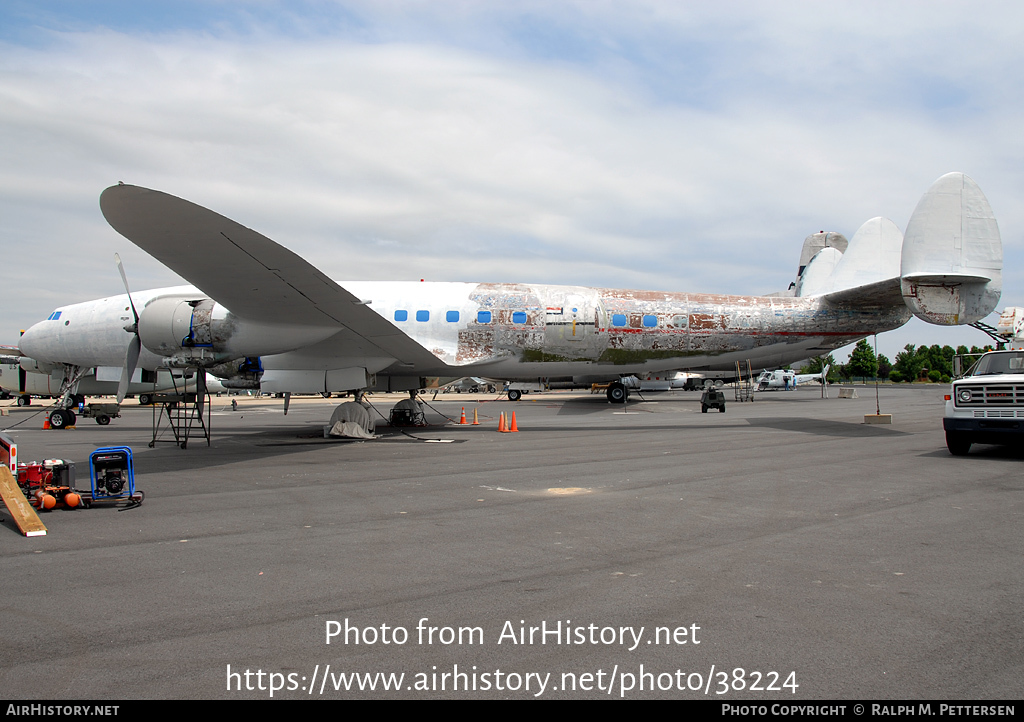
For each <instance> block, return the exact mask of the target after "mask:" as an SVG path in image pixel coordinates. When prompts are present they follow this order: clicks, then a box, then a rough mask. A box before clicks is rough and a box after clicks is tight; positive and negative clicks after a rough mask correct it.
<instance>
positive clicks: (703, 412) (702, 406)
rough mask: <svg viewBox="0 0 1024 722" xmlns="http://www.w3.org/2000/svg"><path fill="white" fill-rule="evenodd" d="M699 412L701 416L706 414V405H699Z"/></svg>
mask: <svg viewBox="0 0 1024 722" xmlns="http://www.w3.org/2000/svg"><path fill="white" fill-rule="evenodd" d="M700 412H701V413H702V414H706V413H707V412H708V405H707V404H701V405H700Z"/></svg>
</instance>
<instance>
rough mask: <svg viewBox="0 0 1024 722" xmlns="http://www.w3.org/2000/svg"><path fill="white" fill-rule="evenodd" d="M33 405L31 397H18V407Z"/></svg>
mask: <svg viewBox="0 0 1024 722" xmlns="http://www.w3.org/2000/svg"><path fill="white" fill-rule="evenodd" d="M31 405H32V397H31V396H19V397H18V406H31Z"/></svg>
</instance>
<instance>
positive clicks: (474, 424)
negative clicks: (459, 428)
mask: <svg viewBox="0 0 1024 722" xmlns="http://www.w3.org/2000/svg"><path fill="white" fill-rule="evenodd" d="M479 425H480V419H478V418H477V417H476V409H473V426H479Z"/></svg>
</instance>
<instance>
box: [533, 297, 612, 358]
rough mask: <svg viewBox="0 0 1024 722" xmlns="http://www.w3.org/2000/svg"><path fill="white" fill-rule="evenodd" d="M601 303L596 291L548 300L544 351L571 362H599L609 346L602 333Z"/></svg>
mask: <svg viewBox="0 0 1024 722" xmlns="http://www.w3.org/2000/svg"><path fill="white" fill-rule="evenodd" d="M601 312H602V309H601V300H600V298H599V297H598V294H597V292H596V291H591V290H590V289H579V290H578V291H570V292H563V293H560V294H557V296H554V297H549V298H548V299H547V304H546V311H545V315H544V352H545V353H546V354H552V355H556V356H562V357H566V358H567V359H596V358H597V357H599V356H600V355H601V353H602V352H603V351H604V349H605V347H606V346H607V344H608V339H607V334H605V333H603V332H601V331H599V330H598V329H600V328H603V324H602V323H601Z"/></svg>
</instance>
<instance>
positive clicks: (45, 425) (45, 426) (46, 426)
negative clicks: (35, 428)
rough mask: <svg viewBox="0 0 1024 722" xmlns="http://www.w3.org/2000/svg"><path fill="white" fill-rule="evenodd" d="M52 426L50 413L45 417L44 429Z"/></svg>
mask: <svg viewBox="0 0 1024 722" xmlns="http://www.w3.org/2000/svg"><path fill="white" fill-rule="evenodd" d="M49 428H50V417H49V415H47V416H44V417H43V431H46V430H47V429H49Z"/></svg>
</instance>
